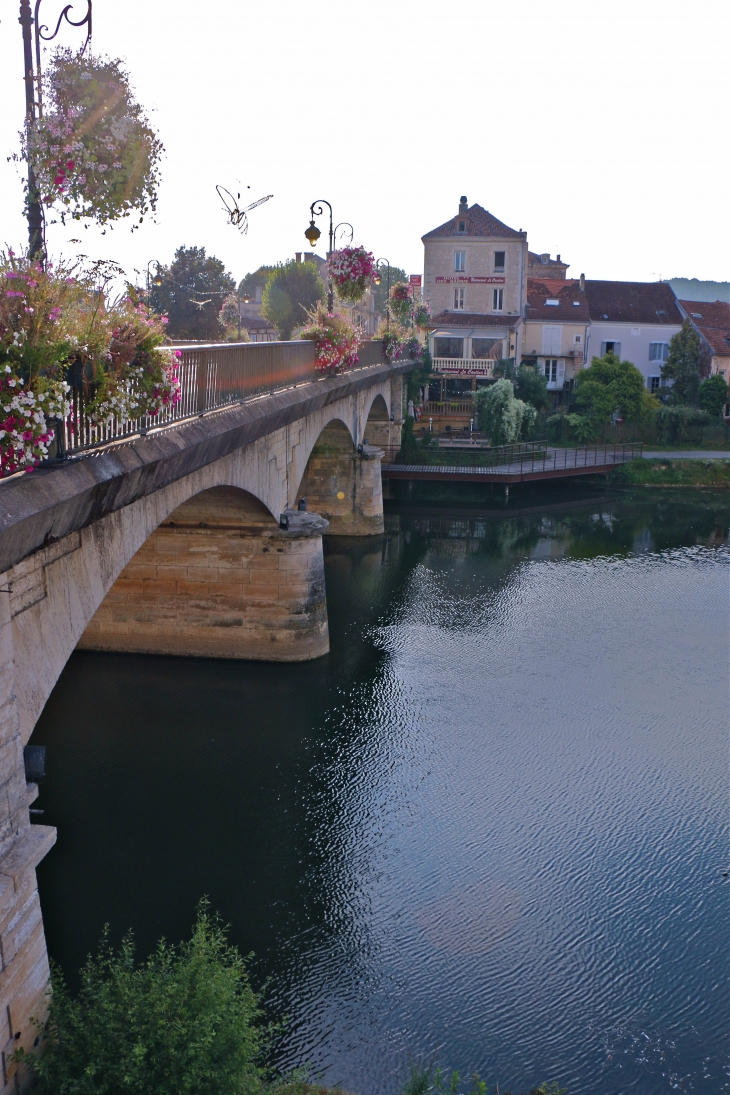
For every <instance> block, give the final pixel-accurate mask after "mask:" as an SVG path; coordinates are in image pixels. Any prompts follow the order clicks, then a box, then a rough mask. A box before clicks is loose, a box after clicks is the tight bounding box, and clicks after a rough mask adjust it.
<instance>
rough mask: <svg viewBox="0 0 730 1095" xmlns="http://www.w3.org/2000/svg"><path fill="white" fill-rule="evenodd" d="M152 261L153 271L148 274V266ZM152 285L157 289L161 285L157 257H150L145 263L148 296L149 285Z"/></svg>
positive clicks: (160, 268)
mask: <svg viewBox="0 0 730 1095" xmlns="http://www.w3.org/2000/svg"><path fill="white" fill-rule="evenodd" d="M153 263H154V265H155V272H154V274H150V266H152V264H153ZM151 285H154V287H155V289H159V288H160V286H161V285H162V264H161V263H160V262H158V260H157V259H150V261H149V262H148V263H147V295H148V296H149V292H150V286H151Z"/></svg>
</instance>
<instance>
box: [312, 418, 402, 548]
mask: <svg viewBox="0 0 730 1095" xmlns="http://www.w3.org/2000/svg"><path fill="white" fill-rule="evenodd" d="M388 425H389V423H388ZM382 455H383V454H382V450H381V449H379V448H377V447H376V446H375V445H363V446H362V451H355V450H354V449H353V446H352V439H351V437H350V434H349V433H348V431H347V429H346V428H345V426H343V425H342V423H340V422H333V423H331V424H330V425H329V426H328V427H327V428H326V429H325V430H323V431H322V433H321V435H320V438H319V440H318V442H317V444H316V445H315V447H314V449H313V450H312V454H311V456H310V458H309V462H308V463H307V470H306V471H305V473H304V477H303V479H302V482H301V485H300V488H299V496H300V497H305V498H306V499H307V509H309V510H315V511H316V512H317V513H320V514H321V515H322V516H323V517H325V518H326V519H327V521H328V522H329V528H328V530H327V534H328V535H329V536H379V535H381V534H382V532H383V529H384V523H383V484H382V478H381V474H380V459H381V456H382Z"/></svg>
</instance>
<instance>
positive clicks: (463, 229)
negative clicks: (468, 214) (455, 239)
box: [456, 221, 466, 232]
mask: <svg viewBox="0 0 730 1095" xmlns="http://www.w3.org/2000/svg"><path fill="white" fill-rule="evenodd" d="M456 231H457V232H466V221H459V222H458V224H457V226H456Z"/></svg>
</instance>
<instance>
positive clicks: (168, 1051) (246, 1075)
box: [16, 902, 269, 1095]
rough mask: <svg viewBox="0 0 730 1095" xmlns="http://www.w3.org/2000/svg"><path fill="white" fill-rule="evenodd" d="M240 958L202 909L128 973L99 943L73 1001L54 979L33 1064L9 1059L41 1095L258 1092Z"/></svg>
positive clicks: (259, 1044)
mask: <svg viewBox="0 0 730 1095" xmlns="http://www.w3.org/2000/svg"><path fill="white" fill-rule="evenodd" d="M260 1020H261V1009H260V1006H259V1001H258V999H257V997H256V994H255V993H254V991H253V990H252V988H251V986H250V984H249V980H248V975H247V973H246V966H245V963H244V960H243V958H241V956H240V955H239V953H238V951H237V950H236V949H235V947H232V946H230V945H229V943H228V942H227V939H226V934H225V930H224V928H223V926H222V925H221V923H220V921H219V920H218V919H217V917H215V916H212V915H211V914H210V913H209V911H208V908H207V905H206V904H205V902H201V905H200V907H199V909H198V917H197V921H196V924H195V927H194V928H193V933H192V937H191V938H190V939H189V940H188V941H187V942H185V943H182V944H181V945H180V946H177V947H175V946H172V945H170V944H168V943H166V942H165V941H164V940H162V941H161V942H160V943H159V944H158V945H157V949H156V950H155V952H154V954H152V956H151V957H150V958H148V959H147V960H146V961H145V962H142V963H141V964H136V963H135V957H134V946H133V943H132V939H131V937H130V936H127V937H126V938H125V939H124V941H123V943H122V946H121V950H120V951H119V953H118V954H116V953H114V951H113V950H112V949H111V947H110V946H109V944H108V941H107V939H106V937H105V938H104V939H103V941H102V944H101V947H100V949H99V953H98V955H97V956H96V957H92V956H90V957H89V959H88V960H87V963H86V965H85V967H84V968H83V970H82V971H81V988H80V990H79V993H78V995H77V996H75V997H74V996H72V995H71V993H70V991H69V989H68V987H67V985H66V983H65V981H64V979H63V977H62V976H61V974H60V973H59V971H58V970H54V971H53V992H52V994H51V997H50V1013H49V1017H48V1021H47V1022H46V1024H45V1027H44V1028H43V1038H42V1042H41V1045H40V1047H39V1050H38V1055H37V1056H36V1055H35V1054H33V1053H31V1054H26V1053H23V1052H22V1051H20V1052H19V1053H18V1054H16V1058H19V1059H20V1060H21V1061H22V1062H24V1063H25V1064H27V1065H28V1066H29V1067H30V1070H31V1072H32V1073H34V1074H35V1077H36V1079H37V1087H36V1088H35V1089H34V1090H35V1091H37V1092H38V1095H120V1093H121V1092H128V1093H129V1095H149V1093H150V1092H155V1095H200V1093H201V1092H205V1095H251V1093H257V1092H259V1091H261V1089H262V1081H263V1077H264V1072H263V1069H262V1066H261V1058H262V1054H263V1053H264V1052H265V1051H266V1049H267V1041H268V1038H267V1036H268V1033H269V1032H268V1031H267V1030H266V1028H263V1027H262V1026H261V1023H260Z"/></svg>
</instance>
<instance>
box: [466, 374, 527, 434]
mask: <svg viewBox="0 0 730 1095" xmlns="http://www.w3.org/2000/svg"><path fill="white" fill-rule="evenodd" d="M474 405H475V407H476V410H477V414H478V415H479V428H480V430H484V432H485V433H487V434H488V435H489V440H490V441H491V443H492V444H493V445H511V444H513V443H514V442H515V441H518V440H519V438H520V437H521V435H522V433H523V431H527V429H529V426H530V425H531V424H532V422H533V421H534V420H535V419H536V418H537V411H536V410H535V408H534V407H533V406H532V405H531V404H529V403H523V402H522V400H521V399H515V393H514V390H513V388H512V384H511V383H510V381H509V380H505V379H504V378H503V379H502V380H498V381H497V382H496V383H495V384H490V386H489V387H488V388H480V389H479V391H478V392H477V393H476V396H475V398H474Z"/></svg>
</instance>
